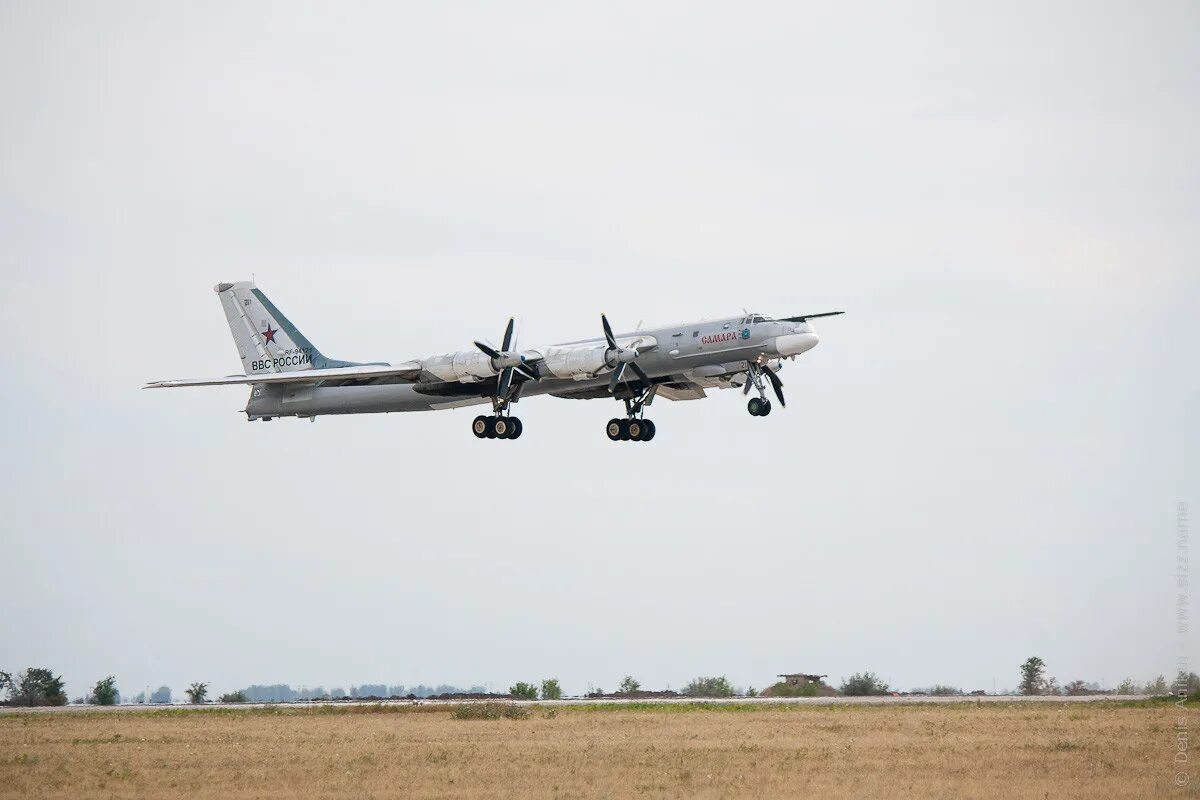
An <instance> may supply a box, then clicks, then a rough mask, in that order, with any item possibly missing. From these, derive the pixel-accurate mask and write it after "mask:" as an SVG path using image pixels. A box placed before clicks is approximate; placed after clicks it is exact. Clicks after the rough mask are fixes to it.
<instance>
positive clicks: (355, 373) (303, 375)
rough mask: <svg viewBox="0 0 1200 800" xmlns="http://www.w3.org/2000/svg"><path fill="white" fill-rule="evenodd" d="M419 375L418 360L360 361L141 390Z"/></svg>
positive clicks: (148, 386) (413, 377)
mask: <svg viewBox="0 0 1200 800" xmlns="http://www.w3.org/2000/svg"><path fill="white" fill-rule="evenodd" d="M420 374H421V364H420V362H419V361H405V362H404V363H402V364H364V365H362V366H358V367H335V368H333V369H309V370H304V371H301V372H270V373H263V374H259V375H229V376H227V377H224V378H196V379H188V378H184V379H182V380H175V381H153V382H152V383H147V384H146V385H145V386H143V387H142V388H143V389H172V388H176V387H179V386H236V385H239V384H241V385H249V384H256V383H320V382H321V381H334V380H340V381H345V380H367V379H370V378H404V379H407V380H412V381H415V380H416V379H417V377H418V376H419V375H420Z"/></svg>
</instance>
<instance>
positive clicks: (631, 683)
mask: <svg viewBox="0 0 1200 800" xmlns="http://www.w3.org/2000/svg"><path fill="white" fill-rule="evenodd" d="M640 688H642V684H641V683H640V682H638V680H637V679H636V678H634V677H633V676H632V675H626V676H625V677H624V678H622V679H621V682H620V683H619V684H617V691H618V692H619V693H620V694H633V693H634V692H636V691H637V690H638V689H640Z"/></svg>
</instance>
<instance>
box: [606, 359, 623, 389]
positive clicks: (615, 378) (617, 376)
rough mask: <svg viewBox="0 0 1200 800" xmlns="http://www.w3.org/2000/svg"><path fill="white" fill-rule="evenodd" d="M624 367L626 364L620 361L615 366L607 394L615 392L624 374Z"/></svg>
mask: <svg viewBox="0 0 1200 800" xmlns="http://www.w3.org/2000/svg"><path fill="white" fill-rule="evenodd" d="M626 366H627V364H626V363H625V362H624V361H622V362H621V363H620V364H617V368H616V369H614V370H613V374H612V380H610V381H609V382H608V391H609V392H615V391H616V390H617V384H618V383H620V382H621V376H622V375H624V374H625V367H626Z"/></svg>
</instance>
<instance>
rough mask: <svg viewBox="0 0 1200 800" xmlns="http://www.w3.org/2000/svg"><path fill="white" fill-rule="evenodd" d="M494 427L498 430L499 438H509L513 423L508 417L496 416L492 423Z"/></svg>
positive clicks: (497, 436) (497, 435)
mask: <svg viewBox="0 0 1200 800" xmlns="http://www.w3.org/2000/svg"><path fill="white" fill-rule="evenodd" d="M492 429H493V430H495V431H496V438H497V439H507V438H508V436H509V434H511V433H512V431H513V424H512V421H511V420H509V419H508V417H496V421H495V422H493V423H492Z"/></svg>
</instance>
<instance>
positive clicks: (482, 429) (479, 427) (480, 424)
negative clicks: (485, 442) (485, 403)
mask: <svg viewBox="0 0 1200 800" xmlns="http://www.w3.org/2000/svg"><path fill="white" fill-rule="evenodd" d="M487 431H488V418H487V417H485V416H482V415H480V416H478V417H476V418H475V421H474V422H472V423H471V433H473V434H475V438H476V439H483V438H485V437H486V436H487Z"/></svg>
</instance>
